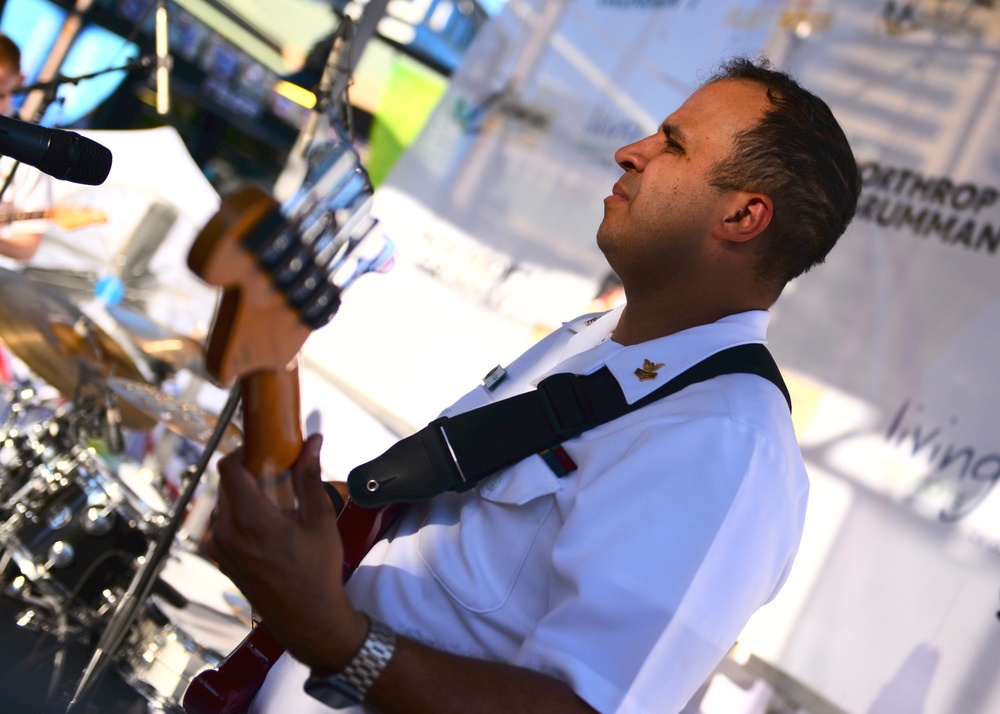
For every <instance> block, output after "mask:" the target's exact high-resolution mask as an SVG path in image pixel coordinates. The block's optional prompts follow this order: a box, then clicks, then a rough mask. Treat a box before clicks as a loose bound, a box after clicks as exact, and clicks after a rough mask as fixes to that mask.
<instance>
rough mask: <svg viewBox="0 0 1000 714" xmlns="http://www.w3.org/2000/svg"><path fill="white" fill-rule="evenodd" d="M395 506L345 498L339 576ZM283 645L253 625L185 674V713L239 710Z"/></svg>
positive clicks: (354, 564) (375, 536) (226, 713)
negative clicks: (191, 674)
mask: <svg viewBox="0 0 1000 714" xmlns="http://www.w3.org/2000/svg"><path fill="white" fill-rule="evenodd" d="M397 511H398V507H397V506H388V507H386V508H382V509H378V510H368V509H365V508H361V507H360V506H358V505H357V504H355V503H353V502H352V501H348V502H347V505H345V506H344V510H343V511H341V513H340V517H339V518H338V519H337V526H338V528H339V530H340V537H341V538H342V539H343V541H344V579H345V580H346V579H347V578H348V577H349V576H350V575H351V573H353V572H354V570H355V569H356V568H357V567H358V565H359V564H360V563H361V559H362V558H364V556H365V554H366V553H367V552H368V551H369V550H370V549H371V547H372V546H373V545H374V544H375V542H376V541H377V540H378V539H379V538H380V537H381V536H382V533H383V532H384V531H385V529H386V528H388V526H389V525H390V524H391V522H392V520H393V518H394V517H395V515H396V513H397ZM284 651H285V649H284V647H282V646H281V645H280V644H279V643H278V641H277V640H275V639H274V636H273V635H272V634H271V631H270V630H268V629H267V625H266V624H264V623H261V624H260V625H257V626H256V627H255V628H254V629H253V630H251V631H250V634H248V635H247V636H246V638H244V640H243V641H242V642H241V643H240V644H239V646H238V647H237V648H236V649H235V650H233V651H232V652H231V653H230V654H229V656H228V657H226V658H225V659H224V660H222V662H220V663H219V666H218V667H216V668H215V669H207V670H205V671H204V672H202V673H200V674H199V675H197V676H196V677H195V678H194V679H193V680H191V684H190V685H189V686H188V688H187V691H186V692H185V693H184V701H183V706H184V711H185V712H187V714H238V713H239V712H245V711H246V710H247V709H249V708H250V702H251V701H253V698H254V696H255V695H256V694H257V691H258V690H259V689H260V687H261V685H262V684H263V683H264V679H265V678H266V677H267V673H268V671H270V669H271V666H272V665H273V664H274V663H275V662H276V661H277V659H278V657H280V656H281V655H282V653H283V652H284Z"/></svg>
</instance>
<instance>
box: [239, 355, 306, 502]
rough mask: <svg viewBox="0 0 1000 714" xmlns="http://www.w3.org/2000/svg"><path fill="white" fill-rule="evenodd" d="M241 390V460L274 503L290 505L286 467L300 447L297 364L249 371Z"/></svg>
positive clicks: (292, 492)
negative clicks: (242, 445) (242, 444)
mask: <svg viewBox="0 0 1000 714" xmlns="http://www.w3.org/2000/svg"><path fill="white" fill-rule="evenodd" d="M241 390H242V394H243V434H244V441H243V443H244V447H243V463H244V465H245V466H246V467H247V469H248V470H249V471H250V472H251V473H254V474H257V476H258V479H259V483H260V486H261V488H262V489H264V491H265V493H266V494H267V495H268V497H269V498H270V499H271V501H272V502H273V503H274V504H275V505H277V506H278V507H279V508H281V509H286V508H294V507H295V505H296V503H295V501H296V499H295V491H294V489H293V487H292V482H291V479H290V478H289V474H288V471H289V469H290V468H291V466H292V464H293V463H294V462H295V459H296V457H297V456H298V454H299V451H300V449H301V448H302V425H301V422H300V418H299V371H298V368H297V367H291V368H290V369H285V370H262V371H258V372H252V373H250V374H249V375H247V376H246V377H244V378H243V380H242V382H241Z"/></svg>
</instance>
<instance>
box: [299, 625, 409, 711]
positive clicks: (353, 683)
mask: <svg viewBox="0 0 1000 714" xmlns="http://www.w3.org/2000/svg"><path fill="white" fill-rule="evenodd" d="M395 651H396V633H395V632H393V631H392V630H390V629H389V628H388V627H386V626H385V625H383V624H382V623H381V622H379V621H378V620H375V619H372V617H370V616H369V617H368V636H367V637H365V641H364V643H363V644H362V645H361V648H360V649H359V650H358V651H357V653H356V654H355V655H354V657H352V658H351V661H350V662H348V663H347V664H346V665H345V666H344V668H343V669H342V670H340V671H339V672H336V673H334V674H310V676H309V679H307V680H306V684H305V691H306V693H307V694H309V695H310V696H311V697H313V698H314V699H318V700H319V701H321V702H323V703H324V704H326V705H328V706H332V707H342V706H346V705H348V704H360V703H361V702H363V701H364V700H365V697H366V696H367V695H368V690H369V689H370V688H371V686H372V684H374V682H375V680H376V679H378V678H379V675H381V674H382V672H383V671H384V670H385V668H386V665H388V664H389V660H390V659H392V655H393V653H394V652H395Z"/></svg>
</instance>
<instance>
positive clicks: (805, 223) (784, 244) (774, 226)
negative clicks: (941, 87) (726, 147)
mask: <svg viewBox="0 0 1000 714" xmlns="http://www.w3.org/2000/svg"><path fill="white" fill-rule="evenodd" d="M722 79H737V80H746V81H751V82H756V83H757V84H759V85H762V86H763V87H764V88H765V89H766V90H767V97H768V100H769V101H770V103H771V107H770V108H769V109H768V110H767V113H766V114H765V116H764V118H763V119H761V121H760V122H759V123H758V124H757V125H756V126H755V127H753V128H751V129H747V130H745V131H742V132H740V133H739V134H737V136H736V138H735V140H734V142H733V152H732V154H731V155H730V156H729V157H728V158H727V159H723V160H722V161H720V162H718V163H717V164H716V165H715V166H714V167H713V169H712V173H711V175H710V177H709V181H710V182H711V184H712V185H713V186H715V187H716V188H718V189H721V190H737V191H753V192H759V193H764V194H766V195H768V196H769V197H770V198H771V200H772V201H773V202H774V215H773V216H772V217H771V223H770V225H769V226H768V229H767V230H766V231H765V233H764V234H762V235H763V236H765V237H766V238H767V240H766V241H765V242H764V243H763V246H762V249H761V254H760V258H761V262H760V265H759V274H760V276H761V277H762V278H763V279H764V280H765V281H768V282H772V283H775V284H776V285H778V286H779V287H780V286H783V285H784V284H785V283H787V282H788V281H790V280H792V279H793V278H796V277H798V276H799V275H801V274H802V273H804V272H806V271H807V270H809V269H810V268H812V267H813V266H814V265H818V264H819V263H822V262H823V260H825V259H826V255H827V253H829V252H830V249H831V248H833V246H834V245H835V244H836V243H837V240H838V239H839V238H840V236H841V235H842V234H843V233H844V231H845V230H846V229H847V225H848V224H849V223H850V222H851V219H852V218H853V217H854V212H855V210H856V208H857V203H858V196H859V194H860V192H861V176H860V174H859V172H858V165H857V161H856V160H855V158H854V154H853V152H852V151H851V147H850V144H849V143H848V141H847V136H846V135H845V134H844V130H843V129H841V127H840V125H839V124H838V123H837V120H836V119H835V118H834V116H833V112H831V111H830V107H828V106H827V105H826V102H824V101H823V100H822V99H820V98H819V97H817V96H816V95H814V94H812V93H811V92H809V91H807V90H805V89H803V88H802V86H800V85H799V84H798V82H796V81H795V80H794V79H792V78H791V77H790V76H789V75H787V74H785V73H784V72H779V71H776V70H773V69H771V67H770V63H769V62H768V61H767V60H766V59H760V60H757V61H756V62H755V61H753V60H750V59H747V58H745V57H739V58H735V59H732V60H729V61H727V62H725V63H724V64H723V65H722V66H721V67H720V68H719V70H718V71H717V72H716V73H715V74H713V75H712V76H711V77H710V78H709V79H708V81H707V82H705V84H710V83H712V82H716V81H719V80H722Z"/></svg>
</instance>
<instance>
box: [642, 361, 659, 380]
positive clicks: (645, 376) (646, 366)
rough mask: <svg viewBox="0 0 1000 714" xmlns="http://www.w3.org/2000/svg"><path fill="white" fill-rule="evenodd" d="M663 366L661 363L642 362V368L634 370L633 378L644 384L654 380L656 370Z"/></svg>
mask: <svg viewBox="0 0 1000 714" xmlns="http://www.w3.org/2000/svg"><path fill="white" fill-rule="evenodd" d="M662 366H663V362H659V363H655V364H654V363H653V362H650V361H649V360H648V359H647V360H643V361H642V367H637V368H636V370H635V376H636V377H638V378H639V381H640V382H645V381H647V380H650V379H656V377H657V374H656V370H658V369H659V368H660V367H662Z"/></svg>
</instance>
